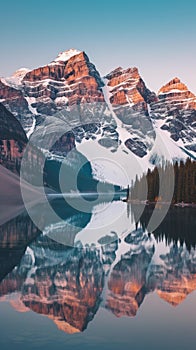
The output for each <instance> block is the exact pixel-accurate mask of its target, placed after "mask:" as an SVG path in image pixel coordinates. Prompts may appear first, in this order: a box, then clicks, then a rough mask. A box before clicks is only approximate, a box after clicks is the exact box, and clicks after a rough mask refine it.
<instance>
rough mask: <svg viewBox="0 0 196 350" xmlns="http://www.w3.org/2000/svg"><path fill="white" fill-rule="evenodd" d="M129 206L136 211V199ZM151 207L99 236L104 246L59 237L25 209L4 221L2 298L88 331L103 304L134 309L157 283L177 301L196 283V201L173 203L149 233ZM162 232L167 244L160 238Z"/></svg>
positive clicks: (71, 329)
mask: <svg viewBox="0 0 196 350" xmlns="http://www.w3.org/2000/svg"><path fill="white" fill-rule="evenodd" d="M125 205H126V204H125ZM160 210H161V209H160ZM130 211H131V213H129V214H130V215H131V216H134V206H133V207H132V208H131V209H130ZM152 211H153V208H151V207H150V206H148V207H146V208H145V211H144V213H143V215H142V217H141V220H140V222H138V224H137V228H136V229H135V230H134V231H132V232H130V233H129V234H127V235H126V236H125V237H123V236H122V237H121V238H120V239H119V238H118V237H117V235H116V234H115V232H113V233H111V232H110V233H109V234H108V235H107V234H106V235H105V236H104V237H101V238H99V241H98V243H99V246H95V245H93V244H92V245H90V246H89V245H86V246H85V247H83V246H82V244H81V242H79V241H78V242H77V244H76V247H70V246H65V245H63V244H60V243H58V242H56V241H54V240H53V239H52V238H51V237H48V236H47V235H43V234H42V233H40V232H39V231H38V229H37V228H36V227H35V226H34V225H33V223H32V222H31V220H30V219H29V217H28V216H27V215H26V214H22V215H20V216H19V217H18V218H15V219H13V220H11V221H10V222H9V223H7V224H4V225H3V226H1V227H0V232H1V236H0V238H1V239H0V254H1V257H0V259H1V263H2V264H1V282H0V300H9V301H10V302H11V304H12V305H13V306H14V307H15V308H16V309H17V310H18V311H22V312H27V311H31V310H32V311H34V312H36V313H39V314H42V315H45V316H47V317H49V318H50V319H51V320H53V322H54V323H55V324H56V325H57V327H58V328H59V329H61V330H63V331H65V332H67V333H75V332H81V331H84V330H85V329H86V328H87V326H88V323H89V322H90V321H91V320H93V318H94V317H95V315H96V313H97V310H98V308H99V307H100V305H103V306H104V307H105V308H106V309H107V310H108V311H109V312H112V313H113V314H114V315H115V316H116V317H121V316H129V317H133V316H135V315H136V314H137V311H138V308H139V307H140V306H141V304H142V302H143V300H144V299H145V296H146V295H147V294H148V293H151V292H154V291H155V292H156V293H157V294H158V295H159V296H160V298H162V299H163V300H165V301H167V302H169V303H170V304H171V305H174V306H176V305H178V304H179V303H180V302H182V301H183V300H184V299H185V298H186V296H187V295H188V294H189V293H191V292H192V291H194V290H196V251H195V250H194V244H192V242H190V243H189V244H188V242H189V238H190V239H193V238H191V237H192V236H194V232H195V230H194V224H195V221H194V220H193V217H194V209H193V208H184V209H182V208H172V209H170V211H169V213H168V216H167V217H166V218H165V219H164V221H163V222H162V223H161V224H160V226H159V228H157V230H155V232H154V233H153V234H151V235H149V234H148V232H147V231H146V230H145V227H146V226H147V223H148V221H149V218H150V216H151V214H152ZM136 212H137V210H136ZM136 215H137V213H136ZM183 222H184V223H183ZM186 232H188V234H187V236H186ZM191 232H192V233H191ZM182 237H184V238H183V239H184V240H182V239H181V238H182ZM155 238H156V239H155ZM163 238H165V239H166V240H167V242H168V245H164V244H163V243H160V242H159V241H162V240H163ZM179 241H181V245H180V244H179ZM177 242H178V244H177ZM183 242H185V243H186V244H183ZM160 244H161V245H162V247H161V250H160V249H159V247H160ZM187 247H188V249H187Z"/></svg>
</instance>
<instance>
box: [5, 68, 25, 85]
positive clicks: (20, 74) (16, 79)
mask: <svg viewBox="0 0 196 350" xmlns="http://www.w3.org/2000/svg"><path fill="white" fill-rule="evenodd" d="M29 71H30V69H28V68H20V69H18V70H16V71H15V72H14V73H13V74H12V75H11V77H8V78H4V83H5V84H6V85H9V86H13V87H14V88H16V89H17V88H18V86H19V85H21V82H22V79H23V78H24V76H25V75H26V74H27V73H28V72H29Z"/></svg>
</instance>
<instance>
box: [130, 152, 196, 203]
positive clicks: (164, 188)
mask: <svg viewBox="0 0 196 350" xmlns="http://www.w3.org/2000/svg"><path fill="white" fill-rule="evenodd" d="M131 199H133V200H134V199H137V200H146V199H147V200H148V201H149V202H156V201H162V202H171V203H181V202H184V203H196V161H192V160H191V159H190V158H188V159H187V160H186V162H185V163H184V162H183V161H180V162H176V163H175V164H172V163H169V162H167V163H166V164H165V165H164V166H162V167H161V166H160V167H155V168H154V169H153V170H150V169H148V172H147V174H146V175H143V176H142V177H141V178H140V179H139V178H138V177H136V180H135V183H134V184H133V186H132V189H131Z"/></svg>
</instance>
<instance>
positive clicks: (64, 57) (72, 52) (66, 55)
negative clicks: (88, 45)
mask: <svg viewBox="0 0 196 350" xmlns="http://www.w3.org/2000/svg"><path fill="white" fill-rule="evenodd" d="M81 52H82V51H79V50H77V49H69V50H66V51H63V52H60V53H59V54H58V56H57V57H56V58H55V60H54V61H53V62H52V64H55V62H65V61H68V60H69V59H70V58H71V57H73V56H76V55H78V54H79V53H81Z"/></svg>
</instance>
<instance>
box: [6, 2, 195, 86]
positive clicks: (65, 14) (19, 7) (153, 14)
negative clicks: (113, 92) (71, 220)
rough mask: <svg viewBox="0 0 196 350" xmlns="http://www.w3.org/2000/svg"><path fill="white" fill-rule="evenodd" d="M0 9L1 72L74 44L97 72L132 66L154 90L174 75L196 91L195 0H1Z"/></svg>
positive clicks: (45, 58)
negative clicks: (85, 55)
mask: <svg viewBox="0 0 196 350" xmlns="http://www.w3.org/2000/svg"><path fill="white" fill-rule="evenodd" d="M0 11H1V20H0V43H1V64H0V76H9V75H11V74H12V73H13V72H14V71H15V70H16V69H18V68H20V67H27V68H35V67H37V66H41V65H45V64H47V63H49V62H50V61H51V60H52V59H53V58H55V57H56V56H57V54H58V52H59V51H64V50H67V49H69V48H72V47H74V48H77V49H80V50H83V51H85V52H86V53H87V55H88V56H89V58H90V60H91V61H92V62H93V63H94V64H95V65H96V67H97V69H98V70H99V71H100V73H101V74H102V75H104V74H106V73H108V72H109V71H111V70H112V69H114V68H116V67H118V66H122V67H124V68H127V67H133V66H137V67H138V68H139V71H140V73H141V75H142V77H143V79H144V80H145V82H146V83H147V86H148V87H149V88H150V89H152V90H154V91H157V90H158V89H159V88H160V87H161V86H162V85H163V84H164V83H166V82H167V81H169V80H170V79H172V78H173V77H175V76H178V77H179V78H180V79H181V80H182V81H183V82H184V83H186V84H187V85H188V87H189V88H190V90H192V91H193V92H194V93H196V79H195V76H196V1H195V0H186V1H182V0H178V1H172V0H170V1H168V0H164V1H154V0H149V1H147V0H140V1H136V0H134V1H132V0H127V1H126V0H119V1H116V0H112V1H110V0H107V1H106V0H105V1H104V0H99V1H97V0H91V1H90V0H81V1H79V0H78V1H77V0H64V1H63V0H54V1H51V0H47V1H46V0H39V1H38V0H34V1H32V0H29V1H24V0H18V1H16V0H6V1H3V2H1V5H0Z"/></svg>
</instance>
